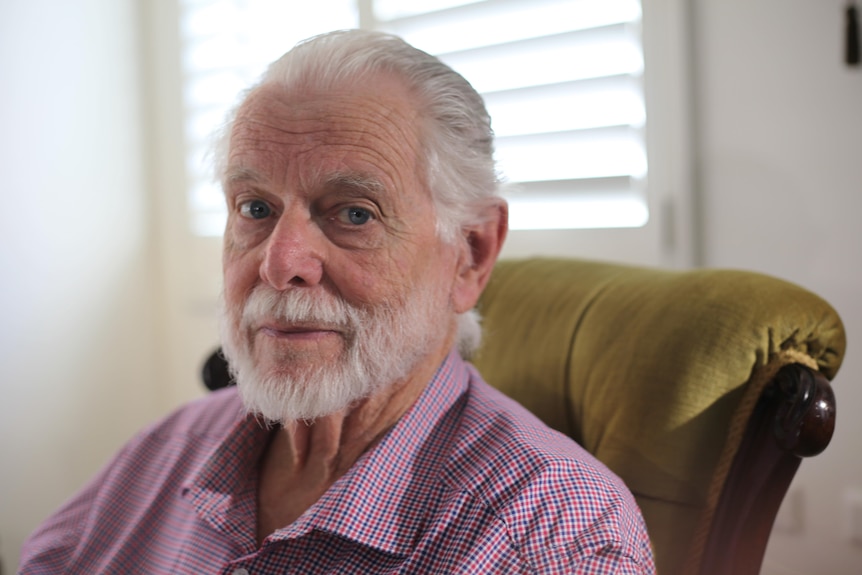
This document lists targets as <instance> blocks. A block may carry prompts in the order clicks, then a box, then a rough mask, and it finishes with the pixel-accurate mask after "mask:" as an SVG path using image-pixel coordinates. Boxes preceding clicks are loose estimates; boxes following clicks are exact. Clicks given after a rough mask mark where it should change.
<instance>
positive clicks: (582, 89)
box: [181, 0, 648, 235]
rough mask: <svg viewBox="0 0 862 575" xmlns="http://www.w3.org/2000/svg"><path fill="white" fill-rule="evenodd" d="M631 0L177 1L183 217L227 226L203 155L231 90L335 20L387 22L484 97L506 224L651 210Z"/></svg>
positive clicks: (632, 221)
mask: <svg viewBox="0 0 862 575" xmlns="http://www.w3.org/2000/svg"><path fill="white" fill-rule="evenodd" d="M640 19H641V5H640V2H639V1H638V0H484V1H473V2H470V1H466V2H465V1H464V0H325V1H322V0H315V1H314V2H305V1H304V2H294V1H286V0H282V1H275V0H268V1H267V0H233V1H224V0H223V1H215V0H184V2H183V16H182V22H181V33H182V35H183V38H184V41H185V47H184V56H183V67H184V71H185V78H186V82H185V87H184V93H185V105H186V119H187V125H186V138H187V142H188V162H187V172H188V180H189V190H190V191H189V194H190V195H189V201H190V211H191V214H192V222H191V225H192V227H193V230H194V231H195V233H197V234H199V235H217V234H220V233H221V230H222V228H223V226H224V217H225V215H224V206H223V200H222V198H221V194H220V191H219V190H218V188H217V187H216V186H215V185H214V184H213V183H212V181H211V180H212V179H211V176H210V174H209V169H210V168H209V167H208V166H207V164H206V162H204V161H203V154H204V152H205V150H206V149H207V148H206V145H207V143H208V138H209V135H210V133H211V130H212V129H213V127H215V126H217V125H218V124H219V123H220V122H221V120H222V118H223V117H224V114H225V112H226V111H227V109H229V107H230V106H231V105H232V104H233V102H234V100H235V98H236V95H237V93H238V92H239V91H240V90H241V89H242V88H244V87H245V86H247V85H248V84H250V83H251V82H252V81H253V80H254V79H255V78H257V76H258V75H259V74H260V73H261V72H262V71H263V69H264V66H265V65H266V64H267V63H268V62H270V61H271V60H273V59H275V58H276V57H278V56H279V55H281V54H282V53H283V52H284V51H285V50H287V49H288V48H289V47H290V46H292V45H293V44H294V43H295V42H296V41H298V40H300V39H302V38H305V37H307V36H310V35H312V34H316V33H320V32H324V31H327V30H332V29H337V28H351V27H357V26H358V25H359V24H360V21H361V24H362V26H363V27H366V28H376V29H381V30H386V31H389V32H393V33H396V34H398V35H399V36H402V37H403V38H404V39H405V40H407V41H408V42H410V43H411V44H413V45H415V46H416V47H418V48H421V49H423V50H425V51H427V52H430V53H432V54H435V55H437V56H439V57H440V58H441V59H442V60H443V61H445V62H446V63H448V64H449V65H450V66H452V67H453V68H454V69H456V70H457V71H459V72H460V73H462V74H463V75H464V76H465V77H466V78H467V79H468V80H469V81H470V82H471V83H472V84H473V86H474V87H475V88H476V89H477V90H478V91H479V92H480V93H482V94H483V96H484V98H485V101H486V103H487V106H488V109H489V112H490V114H491V118H492V123H493V127H494V131H495V133H496V135H497V161H498V166H499V169H500V171H501V172H502V174H503V175H504V177H505V178H506V179H507V180H508V181H510V182H512V183H514V184H516V185H515V186H513V188H512V191H511V192H509V196H508V199H509V201H510V205H511V210H510V220H511V221H510V223H511V226H512V227H513V228H514V229H541V228H613V227H638V226H642V225H644V224H645V223H646V222H647V220H648V210H647V205H648V204H647V198H646V192H645V182H646V175H647V156H646V150H645V144H644V126H645V121H646V114H645V106H644V97H643V86H642V81H641V77H642V73H643V68H644V65H643V51H642V48H641V45H642V43H641V39H640Z"/></svg>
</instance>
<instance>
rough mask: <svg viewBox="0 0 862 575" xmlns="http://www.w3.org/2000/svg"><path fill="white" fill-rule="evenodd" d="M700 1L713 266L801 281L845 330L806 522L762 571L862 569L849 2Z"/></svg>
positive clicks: (702, 116) (810, 479)
mask: <svg viewBox="0 0 862 575" xmlns="http://www.w3.org/2000/svg"><path fill="white" fill-rule="evenodd" d="M693 4H694V8H695V12H694V15H695V18H694V24H695V27H694V30H693V32H694V33H693V37H694V38H695V46H694V48H695V77H696V80H697V81H696V96H697V99H696V107H697V110H698V115H697V119H698V122H697V124H698V125H697V132H696V133H697V135H698V136H697V139H698V155H699V156H700V163H699V166H698V168H699V172H700V192H701V193H702V198H701V199H702V207H703V212H702V218H701V220H702V232H703V236H702V237H703V256H704V261H703V263H704V264H705V265H708V266H720V267H736V268H747V269H753V270H759V271H763V272H767V273H771V274H774V275H777V276H780V277H783V278H786V279H789V280H791V281H794V282H796V283H799V284H801V285H803V286H805V287H807V288H809V289H811V290H813V291H814V292H816V293H819V294H820V295H822V296H823V297H825V298H826V299H827V300H828V301H830V302H831V303H832V304H833V305H834V306H835V308H836V309H837V310H838V312H839V313H840V314H841V316H842V318H843V320H844V322H845V324H846V328H847V333H848V342H849V343H848V353H847V358H846V360H845V362H844V366H843V367H842V369H841V371H840V373H839V374H838V377H837V378H836V380H835V382H834V383H835V391H836V394H837V398H838V420H837V429H836V431H835V435H834V438H833V440H832V444H831V445H830V447H829V449H828V450H827V451H826V452H824V454H822V455H820V456H819V457H817V458H815V459H812V460H809V461H805V462H803V464H802V467H801V468H800V472H799V473H798V475H797V478H796V480H794V483H793V485H792V486H791V490H792V491H795V492H796V493H798V497H799V499H798V501H799V503H800V510H799V511H800V515H801V529H800V530H798V531H797V532H795V533H793V532H791V533H774V534H773V537H772V539H771V541H770V547H769V549H768V551H767V557H766V560H765V563H764V571H763V573H764V575H790V574H806V575H820V574H828V575H841V574H846V575H850V574H858V573H862V547H860V546H858V545H853V544H851V543H850V542H848V541H847V540H846V539H845V538H844V533H843V531H844V521H845V518H846V517H845V513H846V510H845V506H844V505H843V497H844V494H845V492H846V491H847V490H849V489H862V450H860V443H859V441H860V438H862V417H860V416H859V415H858V413H856V412H857V411H858V410H859V409H860V408H862V386H860V383H862V348H860V347H859V342H860V341H862V298H860V296H862V256H860V250H862V68H855V69H850V68H847V67H845V65H844V64H843V63H842V57H843V52H842V49H843V47H842V46H843V45H842V33H843V7H844V5H845V0H722V1H715V0H695V1H694V3H693ZM788 511H789V510H788V509H783V510H782V512H783V513H787V512H788Z"/></svg>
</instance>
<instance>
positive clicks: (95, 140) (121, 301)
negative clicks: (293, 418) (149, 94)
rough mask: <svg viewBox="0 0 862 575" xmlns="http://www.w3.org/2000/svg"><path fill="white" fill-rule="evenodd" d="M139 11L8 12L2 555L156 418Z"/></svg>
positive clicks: (58, 6)
mask: <svg viewBox="0 0 862 575" xmlns="http://www.w3.org/2000/svg"><path fill="white" fill-rule="evenodd" d="M136 10H137V3H136V2H134V1H133V0H54V1H51V0H3V1H2V2H0V78H2V80H0V82H2V89H0V174H2V176H1V177H2V185H0V197H2V209H0V270H2V272H0V273H2V274H3V280H2V284H0V285H2V288H0V398H2V399H0V438H2V439H0V553H2V559H3V562H4V567H5V568H6V570H7V572H11V571H12V569H13V568H14V567H15V565H16V564H17V558H18V551H19V548H20V545H21V543H22V542H23V539H24V538H25V537H26V535H27V534H28V533H29V532H31V531H32V530H33V529H34V528H35V527H36V525H37V524H38V523H39V522H40V521H41V520H42V519H43V518H44V517H46V516H47V515H48V514H49V513H50V512H51V511H52V510H53V509H55V508H56V507H57V506H59V505H60V503H61V502H62V501H63V500H64V499H66V498H67V497H69V496H70V495H71V493H72V492H73V491H74V490H76V489H78V488H79V487H80V486H81V485H82V484H83V483H84V482H85V481H86V479H87V478H89V477H90V476H91V475H92V474H93V472H94V470H95V469H96V468H98V467H99V466H101V465H102V464H103V463H104V461H105V460H106V458H107V457H109V455H110V454H111V453H113V452H114V451H115V450H116V449H117V448H118V446H119V445H120V444H122V443H123V442H124V441H125V440H126V439H127V438H128V437H129V436H130V435H131V434H132V433H133V432H134V431H135V430H137V429H138V428H140V427H141V425H142V424H143V423H144V422H145V421H149V420H151V419H152V418H153V417H154V416H155V414H156V413H157V412H158V411H160V408H161V406H160V403H159V401H158V398H157V393H158V387H159V378H158V374H159V370H158V369H157V367H156V361H155V356H154V346H155V335H154V334H155V330H156V329H157V324H156V319H155V318H156V311H157V309H156V306H155V303H156V302H155V300H154V296H153V293H154V290H153V288H152V286H153V281H154V277H153V276H154V271H153V270H154V266H153V261H152V258H151V253H150V251H151V250H150V247H149V245H150V243H151V242H150V237H151V232H150V218H149V213H150V206H149V205H148V199H147V193H146V187H145V183H146V182H145V171H144V157H143V153H142V150H143V145H142V129H143V121H142V117H141V111H140V108H141V97H140V87H141V82H140V79H139V75H140V69H139V66H138V61H139V56H140V54H139V47H138V45H139V42H138V25H137V15H136Z"/></svg>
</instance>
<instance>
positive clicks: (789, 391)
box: [765, 363, 835, 457]
mask: <svg viewBox="0 0 862 575" xmlns="http://www.w3.org/2000/svg"><path fill="white" fill-rule="evenodd" d="M765 395H766V396H767V397H770V396H771V401H775V402H777V403H778V413H777V414H776V416H775V431H774V433H775V438H776V439H777V441H778V445H779V446H780V447H781V448H782V449H784V450H785V451H789V452H791V453H793V454H794V455H797V456H799V457H811V456H813V455H817V454H819V453H821V452H822V451H823V450H824V449H826V446H827V445H829V441H830V440H831V439H832V433H833V432H834V431H835V394H834V392H833V391H832V386H830V385H829V382H828V381H827V380H826V378H825V377H823V375H821V374H820V373H818V372H815V371H812V370H811V369H808V368H805V367H803V366H801V365H799V364H796V363H793V364H790V365H786V366H784V367H783V368H782V369H781V370H780V371H779V372H778V375H777V376H776V378H775V382H774V383H773V384H772V385H771V386H770V387H769V388H767V390H766V392H765Z"/></svg>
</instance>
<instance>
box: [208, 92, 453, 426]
mask: <svg viewBox="0 0 862 575" xmlns="http://www.w3.org/2000/svg"><path fill="white" fill-rule="evenodd" d="M419 124H420V121H419V119H418V117H417V114H416V112H415V110H414V109H413V108H412V106H411V105H410V98H409V94H408V93H407V91H406V90H405V89H404V87H403V86H401V84H400V83H399V82H398V81H396V80H395V79H393V78H390V77H386V76H378V77H376V78H375V81H374V82H367V83H366V84H365V87H364V88H363V87H362V86H360V87H358V88H357V87H355V86H354V87H351V88H350V89H349V90H345V91H344V92H343V93H340V92H328V93H320V92H318V93H312V92H305V93H285V92H284V91H282V90H280V89H278V88H274V87H268V88H263V89H260V90H258V91H257V92H255V93H254V94H252V95H251V96H250V97H249V99H248V100H247V101H246V103H245V104H244V105H243V106H242V108H241V109H240V111H239V114H238V116H237V120H236V122H235V125H234V129H233V132H232V135H231V145H230V152H229V158H228V168H227V175H226V180H225V182H226V183H225V193H226V198H227V204H228V214H229V215H228V223H227V228H226V231H225V246H224V280H225V287H224V300H225V301H224V306H225V317H224V318H223V326H222V329H223V340H224V341H223V345H224V347H225V349H226V352H227V353H228V356H229V359H230V361H231V363H232V365H233V366H234V367H235V368H237V369H238V370H239V373H238V379H239V381H238V383H239V386H240V391H241V393H243V396H244V399H248V398H251V396H252V395H254V394H257V395H260V396H262V397H264V396H265V399H259V400H255V399H252V400H251V403H252V404H254V405H252V406H250V408H251V409H252V410H254V411H258V412H264V409H268V410H270V412H271V414H270V412H266V413H263V414H264V415H265V416H266V417H268V418H270V419H275V420H278V419H285V418H287V419H295V418H309V419H310V418H313V417H317V416H320V415H324V414H326V413H328V412H331V411H333V410H337V409H343V408H344V407H347V404H349V403H351V402H353V401H356V400H357V399H360V398H362V397H364V396H367V395H368V394H369V393H371V392H373V391H374V390H375V389H378V388H379V387H380V386H383V385H388V384H392V383H395V382H396V381H402V380H409V378H410V377H411V376H412V375H414V374H416V373H423V374H425V373H427V372H428V369H429V368H431V369H433V368H435V367H436V365H437V364H438V363H439V362H440V361H442V357H443V356H444V355H445V353H446V352H447V351H448V349H449V348H450V347H451V345H452V341H453V337H454V317H455V314H454V313H453V311H452V307H451V302H450V292H451V289H452V283H453V281H454V277H455V275H456V269H457V266H458V254H459V251H458V249H457V248H456V247H455V246H452V245H449V244H446V243H443V242H442V241H441V240H439V239H438V237H437V234H436V227H435V225H436V217H435V211H434V206H433V203H432V200H431V198H430V195H429V192H428V190H427V189H426V188H425V185H424V173H425V167H424V164H423V162H422V158H421V150H420V144H419V129H420V128H419ZM244 380H245V381H244ZM285 402H288V403H290V404H292V405H293V406H294V407H290V406H284V405H276V406H270V407H266V408H264V407H261V406H260V405H257V403H270V404H272V403H275V404H279V403H285ZM276 416H277V417H276Z"/></svg>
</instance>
